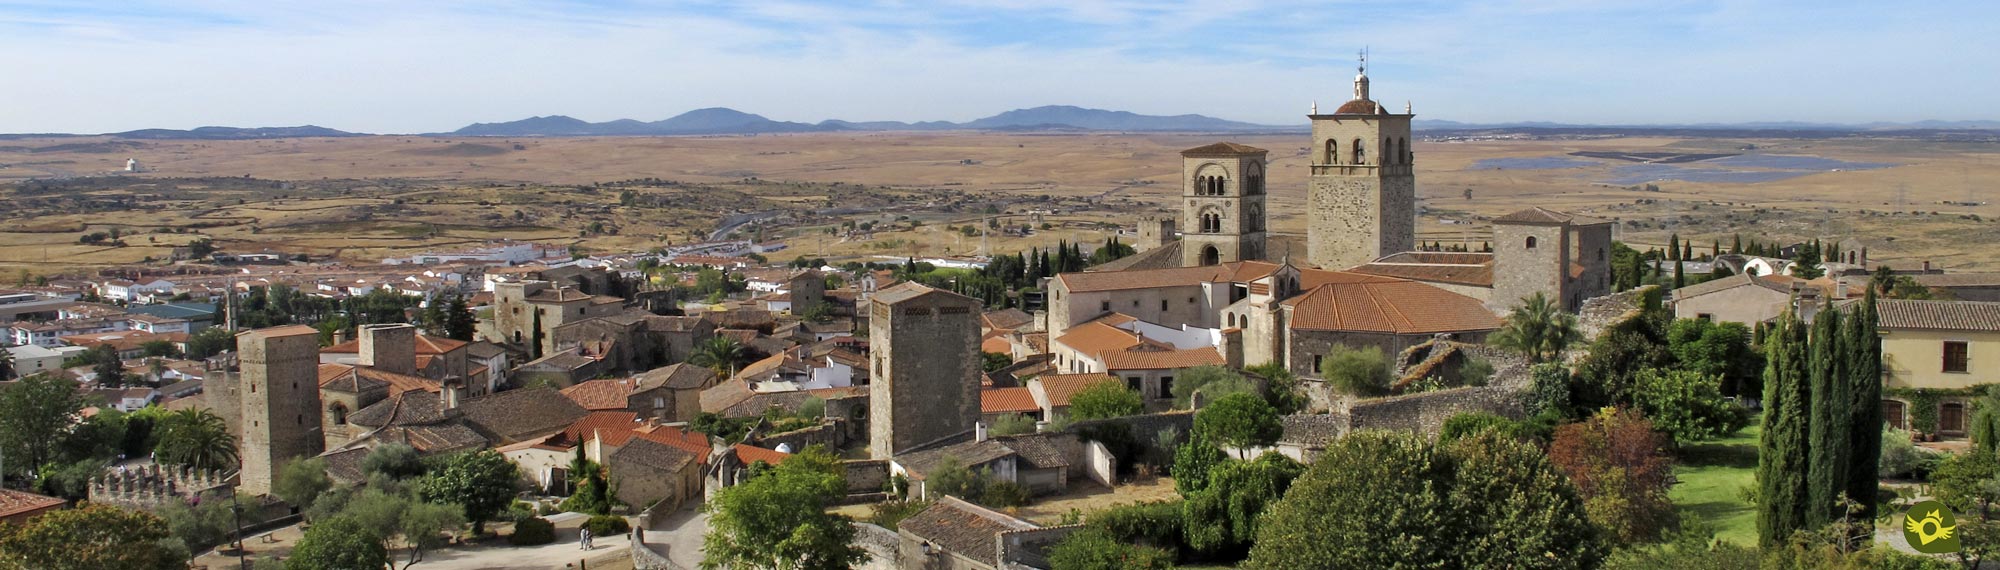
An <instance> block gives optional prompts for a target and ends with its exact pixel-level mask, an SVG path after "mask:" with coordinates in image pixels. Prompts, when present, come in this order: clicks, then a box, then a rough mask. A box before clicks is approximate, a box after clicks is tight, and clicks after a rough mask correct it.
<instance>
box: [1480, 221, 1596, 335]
mask: <svg viewBox="0 0 2000 570" xmlns="http://www.w3.org/2000/svg"><path fill="white" fill-rule="evenodd" d="M1610 292H1611V222H1609V221H1606V220H1599V219H1595V218H1587V217H1583V216H1578V215H1575V214H1570V213H1567V212H1558V211H1555V210H1550V209H1547V208H1529V209H1526V210H1521V211H1519V212H1514V213H1512V214H1507V215H1505V216H1500V217H1498V218H1494V219H1493V296H1492V298H1491V299H1488V300H1487V305H1488V306H1489V307H1490V308H1492V309H1494V310H1495V311H1500V312H1506V311H1512V310H1513V309H1514V308H1515V307H1517V306H1520V304H1521V300H1522V299H1523V298H1526V297H1528V296H1531V295H1534V294H1536V293H1541V294H1543V295H1546V296H1547V297H1548V298H1549V300H1550V301H1554V302H1555V303H1556V306H1557V307H1560V308H1561V309H1562V310H1564V311H1569V312H1576V310H1577V309H1579V308H1581V307H1582V306H1583V301H1584V300H1585V299H1589V298H1592V297H1598V296H1602V295H1604V294H1606V293H1610Z"/></svg>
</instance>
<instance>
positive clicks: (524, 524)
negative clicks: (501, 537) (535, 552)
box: [507, 517, 556, 546]
mask: <svg viewBox="0 0 2000 570" xmlns="http://www.w3.org/2000/svg"><path fill="white" fill-rule="evenodd" d="M555 541H556V525H555V524H554V523H550V522H549V520H548V519H545V518H541V517H533V518H528V519H523V520H522V521H521V522H517V523H514V534H513V535H511V536H508V537H507V544H512V545H514V546H540V545H543V544H548V543H551V542H555Z"/></svg>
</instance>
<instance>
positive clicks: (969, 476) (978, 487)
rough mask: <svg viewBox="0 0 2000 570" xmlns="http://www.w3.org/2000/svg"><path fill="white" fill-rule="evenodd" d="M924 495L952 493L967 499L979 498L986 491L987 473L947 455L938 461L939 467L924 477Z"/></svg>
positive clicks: (937, 495) (940, 495)
mask: <svg viewBox="0 0 2000 570" xmlns="http://www.w3.org/2000/svg"><path fill="white" fill-rule="evenodd" d="M924 481H925V482H924V495H925V496H927V497H942V496H945V495H950V496H954V497H958V498H961V499H967V500H977V499H978V498H979V495H980V494H981V493H985V492H986V483H987V474H986V473H983V472H980V471H973V470H972V469H970V468H968V467H966V466H965V463H964V462H963V461H960V460H959V459H958V457H956V456H950V455H947V456H945V457H944V459H941V460H939V461H938V465H937V467H935V468H933V469H931V473H930V475H929V476H928V477H925V479H924Z"/></svg>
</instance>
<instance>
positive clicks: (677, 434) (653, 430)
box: [597, 425, 712, 465]
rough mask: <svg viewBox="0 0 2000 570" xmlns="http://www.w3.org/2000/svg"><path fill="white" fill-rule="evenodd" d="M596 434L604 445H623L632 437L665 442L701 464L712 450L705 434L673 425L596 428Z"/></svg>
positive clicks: (705, 462) (704, 462)
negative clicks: (626, 428) (613, 428)
mask: <svg viewBox="0 0 2000 570" xmlns="http://www.w3.org/2000/svg"><path fill="white" fill-rule="evenodd" d="M597 435H598V437H602V438H604V444H605V445H610V446H614V447H616V446H622V445H625V443H626V442H629V441H631V440H632V439H633V438H638V439H643V440H646V441H651V442H653V443H660V444H665V445H667V446H670V447H673V448H675V449H679V450H681V451H685V452H687V453H688V454H689V455H693V456H695V461H697V462H699V463H701V464H703V465H706V464H708V453H709V451H711V450H712V448H711V447H710V446H709V443H708V436H707V435H704V434H702V433H700V432H692V431H684V430H682V429H681V428H678V427H674V426H662V425H645V426H641V427H638V428H635V429H628V430H598V432H597Z"/></svg>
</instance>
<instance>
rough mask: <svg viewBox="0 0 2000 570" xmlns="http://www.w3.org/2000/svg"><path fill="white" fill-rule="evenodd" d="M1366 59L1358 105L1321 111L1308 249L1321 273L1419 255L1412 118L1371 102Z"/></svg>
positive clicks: (1357, 83)
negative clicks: (1415, 252)
mask: <svg viewBox="0 0 2000 570" xmlns="http://www.w3.org/2000/svg"><path fill="white" fill-rule="evenodd" d="M1367 57H1368V56H1367V54H1366V53H1365V52H1364V53H1363V54H1362V59H1361V67H1360V72H1359V73H1358V74H1357V75H1355V76H1354V99H1352V100H1349V101H1348V102H1346V103H1344V104H1342V105H1341V106H1340V107H1338V108H1336V109H1334V111H1333V112H1332V113H1329V114H1322V113H1320V112H1319V108H1318V107H1319V106H1318V105H1317V104H1315V105H1314V106H1313V111H1312V114H1310V115H1308V116H1307V117H1308V118H1310V119H1312V146H1311V147H1309V148H1310V149H1311V150H1310V154H1311V157H1310V160H1309V163H1310V166H1311V168H1312V172H1311V177H1310V179H1309V182H1308V183H1307V187H1306V210H1307V221H1306V248H1307V253H1308V255H1309V256H1310V258H1311V262H1312V264H1313V265H1315V266H1318V267H1321V268H1325V269H1346V268H1349V267H1354V266H1357V265H1361V264H1365V263H1368V262H1371V261H1374V260H1376V259H1378V258H1381V257H1383V256H1387V255H1390V254H1393V253H1400V252H1405V251H1411V250H1414V249H1416V221H1417V182H1416V176H1415V175H1414V173H1413V167H1412V164H1413V163H1414V162H1415V159H1416V156H1415V155H1414V154H1412V153H1411V152H1410V119H1411V118H1412V117H1414V116H1415V115H1413V114H1411V113H1410V109H1409V107H1408V106H1407V105H1405V106H1404V108H1403V112H1402V113H1400V114H1398V113H1391V112H1389V110H1388V109H1387V108H1385V107H1383V106H1382V104H1381V103H1378V102H1376V101H1375V100H1374V99H1373V98H1371V97H1370V96H1369V94H1368V59H1367Z"/></svg>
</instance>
